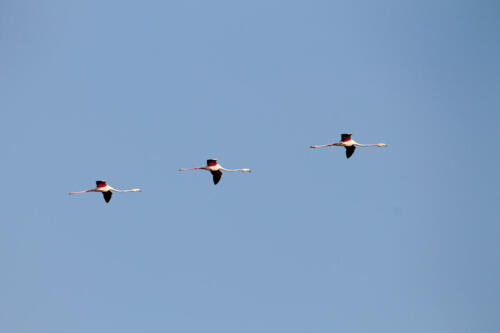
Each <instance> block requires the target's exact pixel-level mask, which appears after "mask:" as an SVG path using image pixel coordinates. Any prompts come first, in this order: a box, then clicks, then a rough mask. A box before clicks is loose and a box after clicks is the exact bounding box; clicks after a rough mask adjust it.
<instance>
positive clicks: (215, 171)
mask: <svg viewBox="0 0 500 333" xmlns="http://www.w3.org/2000/svg"><path fill="white" fill-rule="evenodd" d="M186 170H208V171H210V173H211V174H212V176H213V179H214V185H217V183H218V182H219V181H220V179H221V177H222V171H230V172H232V171H242V172H252V170H250V169H225V168H223V167H222V166H221V165H220V164H219V163H217V159H216V158H212V159H209V160H207V165H206V166H201V167H196V168H190V169H179V171H186ZM221 170H222V171H221Z"/></svg>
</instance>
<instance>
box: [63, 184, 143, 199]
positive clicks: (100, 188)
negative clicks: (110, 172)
mask: <svg viewBox="0 0 500 333" xmlns="http://www.w3.org/2000/svg"><path fill="white" fill-rule="evenodd" d="M95 183H96V185H97V187H96V188H93V189H90V190H85V191H80V192H69V194H70V195H71V194H80V193H87V192H101V193H102V195H103V196H104V201H106V202H109V201H110V200H111V196H112V195H113V192H140V191H141V189H140V188H133V189H131V190H117V189H116V188H112V187H111V186H109V185H108V184H107V183H106V181H105V180H97V181H96V182H95Z"/></svg>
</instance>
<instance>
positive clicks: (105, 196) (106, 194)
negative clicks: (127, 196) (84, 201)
mask: <svg viewBox="0 0 500 333" xmlns="http://www.w3.org/2000/svg"><path fill="white" fill-rule="evenodd" d="M112 195H113V192H111V191H107V192H102V196H103V197H104V201H106V202H109V200H111V196H112Z"/></svg>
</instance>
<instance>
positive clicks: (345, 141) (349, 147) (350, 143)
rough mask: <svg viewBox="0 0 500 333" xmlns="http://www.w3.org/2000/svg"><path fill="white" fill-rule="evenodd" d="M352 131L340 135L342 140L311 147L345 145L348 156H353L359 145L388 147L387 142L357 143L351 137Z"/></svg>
mask: <svg viewBox="0 0 500 333" xmlns="http://www.w3.org/2000/svg"><path fill="white" fill-rule="evenodd" d="M351 135H352V134H351V133H343V134H341V135H340V141H339V142H334V143H329V144H327V145H321V146H311V148H322V147H330V146H341V147H345V155H346V157H347V158H349V157H351V156H352V154H354V150H356V146H358V147H387V145H386V144H385V143H374V144H366V145H363V144H361V143H357V142H356V141H354V140H353V139H351Z"/></svg>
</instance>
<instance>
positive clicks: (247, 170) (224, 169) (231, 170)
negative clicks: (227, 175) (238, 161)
mask: <svg viewBox="0 0 500 333" xmlns="http://www.w3.org/2000/svg"><path fill="white" fill-rule="evenodd" d="M220 169H221V170H222V171H229V172H233V171H241V172H252V170H250V169H226V168H223V167H221V168H220Z"/></svg>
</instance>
